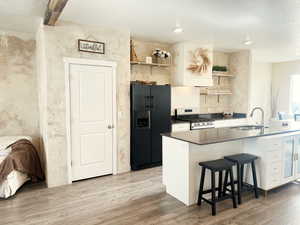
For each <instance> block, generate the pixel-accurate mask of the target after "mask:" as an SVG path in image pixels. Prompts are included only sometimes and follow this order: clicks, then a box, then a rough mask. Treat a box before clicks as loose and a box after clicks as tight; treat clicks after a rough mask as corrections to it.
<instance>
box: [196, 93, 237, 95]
mask: <svg viewBox="0 0 300 225" xmlns="http://www.w3.org/2000/svg"><path fill="white" fill-rule="evenodd" d="M200 95H232V93H231V92H228V93H227V92H216V93H200Z"/></svg>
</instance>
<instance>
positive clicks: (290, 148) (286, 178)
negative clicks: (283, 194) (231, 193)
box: [245, 136, 300, 190]
mask: <svg viewBox="0 0 300 225" xmlns="http://www.w3.org/2000/svg"><path fill="white" fill-rule="evenodd" d="M245 151H246V152H247V153H250V154H254V155H257V156H258V157H259V159H258V160H257V162H256V165H257V166H256V167H257V176H258V185H259V187H260V188H261V189H263V190H270V189H272V188H275V187H278V186H280V185H283V184H286V183H288V182H291V181H293V180H297V179H298V178H300V159H299V157H298V155H299V153H300V136H281V137H265V138H264V137H263V138H257V139H253V140H247V141H246V142H245ZM248 177H249V180H248V182H250V183H252V179H251V176H248Z"/></svg>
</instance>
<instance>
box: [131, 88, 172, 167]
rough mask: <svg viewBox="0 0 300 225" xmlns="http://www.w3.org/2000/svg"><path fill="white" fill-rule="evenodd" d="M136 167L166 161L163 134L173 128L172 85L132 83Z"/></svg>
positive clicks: (132, 160)
mask: <svg viewBox="0 0 300 225" xmlns="http://www.w3.org/2000/svg"><path fill="white" fill-rule="evenodd" d="M130 96H131V99H130V100H131V136H130V137H131V142H130V143H131V151H130V164H131V169H132V170H138V169H144V168H148V167H153V166H159V165H161V164H162V137H161V135H160V134H161V133H165V132H170V130H171V115H170V114H171V88H170V85H144V84H140V83H135V82H133V83H131V87H130Z"/></svg>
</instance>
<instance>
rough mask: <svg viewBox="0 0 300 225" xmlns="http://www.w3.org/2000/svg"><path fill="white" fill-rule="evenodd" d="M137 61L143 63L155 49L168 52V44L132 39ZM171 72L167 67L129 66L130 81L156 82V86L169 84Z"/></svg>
mask: <svg viewBox="0 0 300 225" xmlns="http://www.w3.org/2000/svg"><path fill="white" fill-rule="evenodd" d="M133 43H134V49H135V52H136V54H137V57H138V60H139V61H142V62H145V61H146V56H151V55H152V51H153V50H154V49H156V48H159V49H162V50H166V51H168V52H170V47H171V46H170V44H165V43H157V42H148V41H141V40H135V39H133ZM170 79H171V71H170V68H168V67H151V66H145V65H132V66H131V80H132V81H135V80H142V81H156V82H157V84H162V85H163V84H170Z"/></svg>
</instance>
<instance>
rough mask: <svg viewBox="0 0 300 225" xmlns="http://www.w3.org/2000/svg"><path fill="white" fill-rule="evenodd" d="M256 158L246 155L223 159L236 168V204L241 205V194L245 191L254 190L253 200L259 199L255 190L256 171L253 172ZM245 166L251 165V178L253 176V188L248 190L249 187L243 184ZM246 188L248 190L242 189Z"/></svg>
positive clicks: (256, 189)
mask: <svg viewBox="0 0 300 225" xmlns="http://www.w3.org/2000/svg"><path fill="white" fill-rule="evenodd" d="M257 158H258V157H257V156H255V155H251V154H247V153H242V154H236V155H230V156H225V157H224V159H227V160H229V161H231V162H233V163H235V164H236V166H237V184H238V190H237V195H238V204H241V203H242V197H241V193H242V191H244V190H246V191H253V190H254V196H255V198H258V197H259V196H258V188H257V178H256V170H255V160H256V159H257ZM246 164H251V169H252V176H253V187H251V188H249V186H250V185H248V184H246V183H244V166H245V165H246ZM225 182H226V177H225ZM226 186H228V185H227V184H226ZM246 186H248V188H244V187H246Z"/></svg>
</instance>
